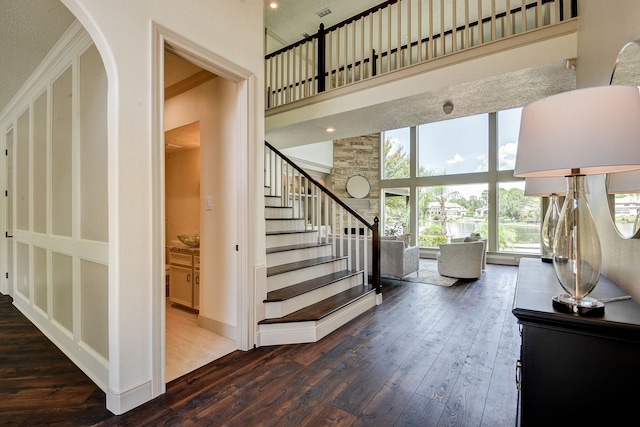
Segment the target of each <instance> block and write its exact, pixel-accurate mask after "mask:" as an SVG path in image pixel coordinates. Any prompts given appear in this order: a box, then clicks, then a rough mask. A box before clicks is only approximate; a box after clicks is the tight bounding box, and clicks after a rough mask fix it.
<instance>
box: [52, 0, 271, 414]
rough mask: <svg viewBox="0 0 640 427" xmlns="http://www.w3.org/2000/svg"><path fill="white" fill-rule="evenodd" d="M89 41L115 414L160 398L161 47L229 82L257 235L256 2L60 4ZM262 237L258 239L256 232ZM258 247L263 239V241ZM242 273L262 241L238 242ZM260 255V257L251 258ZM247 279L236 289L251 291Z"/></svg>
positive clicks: (250, 222)
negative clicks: (101, 117) (104, 181)
mask: <svg viewBox="0 0 640 427" xmlns="http://www.w3.org/2000/svg"><path fill="white" fill-rule="evenodd" d="M62 2H63V4H65V5H66V6H67V7H68V8H69V10H70V11H71V12H72V13H73V14H74V15H75V16H76V18H78V20H79V21H80V22H81V23H82V25H84V27H85V28H86V29H87V31H88V32H89V34H90V35H91V37H92V38H93V40H94V42H95V44H96V46H97V47H98V50H99V51H100V54H101V55H102V59H103V62H104V64H105V68H106V71H107V77H108V81H109V89H108V117H109V120H108V135H109V151H108V162H109V170H108V173H109V185H110V187H109V242H110V244H109V293H108V301H109V316H108V317H109V378H108V387H107V407H108V408H109V409H110V410H111V411H113V412H115V413H122V412H125V411H127V410H128V409H130V408H133V407H135V406H137V405H139V404H141V403H143V402H144V401H147V400H149V399H151V398H153V397H155V396H157V395H159V394H161V393H163V392H164V389H165V385H164V381H163V365H164V359H163V357H162V356H163V348H164V324H163V322H162V313H163V311H162V310H163V308H162V307H163V306H164V291H163V289H162V287H161V286H159V283H162V277H163V275H164V256H163V250H162V243H161V242H162V241H163V240H164V218H163V215H162V214H161V212H162V205H163V201H164V200H163V197H164V196H163V195H162V194H163V191H162V190H163V185H162V176H163V162H164V159H163V149H162V130H163V129H162V120H161V119H162V104H163V102H162V99H161V98H162V96H161V95H162V92H161V89H160V88H161V86H162V81H161V80H162V79H161V77H162V52H163V42H164V40H167V41H169V42H170V43H174V44H176V45H180V47H182V48H186V49H191V50H194V51H197V57H198V58H200V59H201V60H202V61H204V62H206V63H210V64H214V65H216V66H217V67H218V68H220V69H222V70H226V71H227V72H228V73H229V74H230V75H233V76H235V77H236V79H237V81H238V83H237V84H238V85H239V86H240V88H241V89H240V90H239V91H238V93H239V94H241V96H242V97H243V99H242V100H241V102H239V103H238V104H237V105H239V107H237V108H236V110H235V111H236V114H235V115H234V124H233V126H234V128H235V129H237V130H238V138H237V140H236V141H235V143H236V144H237V145H238V147H241V149H242V150H243V151H242V155H243V156H244V159H245V160H246V162H245V164H244V167H243V168H242V169H236V170H239V171H242V172H246V171H251V173H250V174H246V173H245V174H244V175H243V179H244V180H246V185H245V187H246V188H247V189H248V190H247V191H250V193H249V194H250V196H251V197H247V198H246V199H247V202H246V203H247V204H248V206H249V207H250V209H247V210H246V212H247V213H246V214H245V213H244V212H243V213H242V214H241V216H240V218H239V219H238V220H239V221H243V222H246V223H247V226H246V227H245V228H246V229H247V230H249V231H250V233H249V234H248V235H247V236H245V241H251V242H253V240H254V239H253V231H254V230H256V233H257V234H258V235H260V232H261V229H262V230H263V229H264V224H262V225H260V222H259V221H257V218H259V217H260V216H261V211H260V210H257V209H255V206H260V204H259V203H258V202H259V201H260V198H261V196H258V194H254V193H253V192H251V189H253V188H256V187H259V184H260V182H261V179H262V177H261V176H259V174H254V173H253V171H254V170H256V167H255V165H256V164H258V163H257V162H258V161H260V162H262V154H261V152H262V144H263V142H262V141H263V133H264V132H263V122H264V119H263V116H264V105H263V102H262V87H263V85H264V81H263V68H264V65H263V59H262V46H263V44H262V39H263V21H262V9H263V4H262V2H261V1H259V0H209V1H206V2H203V1H199V0H185V1H181V2H176V1H172V0H148V1H145V2H131V1H129V0H112V1H109V2H105V1H103V0H62ZM262 235H263V236H264V232H263V231H262ZM263 240H264V239H263ZM243 249H244V250H245V251H246V252H245V253H241V254H240V256H241V257H242V259H243V265H246V266H247V268H246V270H250V269H251V268H252V267H253V265H254V260H255V263H258V264H260V263H262V264H263V263H264V257H265V255H264V242H263V241H262V242H261V241H259V240H258V243H257V244H255V245H250V247H247V245H244V244H243ZM260 254H262V255H260ZM252 278H253V274H252V272H251V271H246V272H242V277H241V278H240V282H241V283H240V285H241V286H243V287H244V288H246V289H248V291H246V292H251V289H252V286H251V283H250V280H252Z"/></svg>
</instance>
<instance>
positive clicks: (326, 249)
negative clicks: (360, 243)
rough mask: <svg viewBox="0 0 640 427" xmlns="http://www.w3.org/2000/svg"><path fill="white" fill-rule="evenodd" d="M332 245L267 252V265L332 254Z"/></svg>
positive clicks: (271, 265)
mask: <svg viewBox="0 0 640 427" xmlns="http://www.w3.org/2000/svg"><path fill="white" fill-rule="evenodd" d="M331 249H332V248H331V246H330V245H324V246H314V247H312V248H304V249H296V250H293V251H284V252H275V253H271V254H267V267H273V266H276V265H282V264H288V263H290V262H296V261H304V260H306V259H311V258H320V257H323V256H329V255H331V252H332V250H331Z"/></svg>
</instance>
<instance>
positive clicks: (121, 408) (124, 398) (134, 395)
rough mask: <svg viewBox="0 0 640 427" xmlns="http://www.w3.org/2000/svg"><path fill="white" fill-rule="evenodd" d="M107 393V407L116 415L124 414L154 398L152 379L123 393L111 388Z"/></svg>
mask: <svg viewBox="0 0 640 427" xmlns="http://www.w3.org/2000/svg"><path fill="white" fill-rule="evenodd" d="M106 394H107V409H108V410H110V411H111V412H113V413H114V414H116V415H120V414H124V413H125V412H127V411H129V410H131V409H133V408H135V407H137V406H140V405H142V404H143V403H145V402H148V401H149V400H151V399H153V390H152V387H151V381H147V382H145V383H143V384H140V385H138V386H136V387H133V388H130V389H129V390H125V391H123V392H121V393H117V392H116V391H114V390H112V389H110V388H109V389H108V390H107V393H106Z"/></svg>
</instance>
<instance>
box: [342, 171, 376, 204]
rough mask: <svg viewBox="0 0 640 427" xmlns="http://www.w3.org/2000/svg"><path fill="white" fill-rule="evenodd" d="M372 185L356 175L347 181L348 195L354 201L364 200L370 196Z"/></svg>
mask: <svg viewBox="0 0 640 427" xmlns="http://www.w3.org/2000/svg"><path fill="white" fill-rule="evenodd" d="M370 190H371V184H369V180H368V179H367V178H365V177H364V176H362V175H354V176H352V177H351V178H349V179H348V180H347V193H349V195H350V196H351V197H353V198H354V199H363V198H365V197H367V196H368V195H369V191H370Z"/></svg>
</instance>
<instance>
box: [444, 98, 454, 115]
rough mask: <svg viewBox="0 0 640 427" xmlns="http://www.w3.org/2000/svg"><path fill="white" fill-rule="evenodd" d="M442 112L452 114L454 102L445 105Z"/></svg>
mask: <svg viewBox="0 0 640 427" xmlns="http://www.w3.org/2000/svg"><path fill="white" fill-rule="evenodd" d="M442 111H444V113H445V114H451V112H452V111H453V102H451V101H447V102H445V103H444V105H443V106H442Z"/></svg>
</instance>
